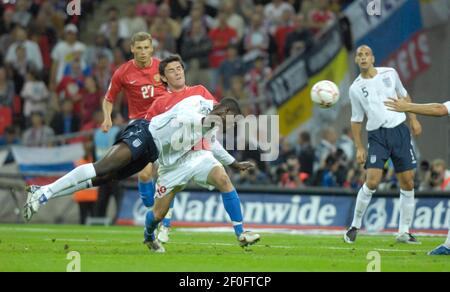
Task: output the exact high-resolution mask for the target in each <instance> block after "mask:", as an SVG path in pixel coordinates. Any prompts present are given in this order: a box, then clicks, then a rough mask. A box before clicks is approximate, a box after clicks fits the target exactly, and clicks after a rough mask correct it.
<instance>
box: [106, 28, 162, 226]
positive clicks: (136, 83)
mask: <svg viewBox="0 0 450 292" xmlns="http://www.w3.org/2000/svg"><path fill="white" fill-rule="evenodd" d="M131 52H132V53H133V55H134V58H133V59H132V60H130V61H128V62H126V63H124V64H122V65H121V66H120V67H119V68H118V69H117V70H116V71H115V72H114V75H113V77H112V79H111V83H110V85H109V88H108V90H107V92H106V95H105V99H104V100H103V113H104V116H105V118H104V121H103V124H102V130H103V131H104V132H108V131H109V129H110V128H111V126H112V120H111V113H112V111H113V104H114V101H115V99H116V97H117V95H118V94H119V93H120V92H121V91H123V92H124V94H125V98H126V99H127V102H128V111H129V118H130V120H131V121H133V120H136V119H143V118H144V117H145V115H146V112H147V110H148V109H149V108H150V106H151V105H152V104H153V102H154V101H155V100H157V99H158V98H160V97H161V96H163V95H164V94H165V93H166V87H165V85H164V83H162V82H161V78H160V75H159V63H160V61H159V60H158V59H156V58H154V57H152V56H153V44H152V36H151V35H150V34H148V33H146V32H138V33H136V34H134V35H133V37H132V38H131ZM131 121H130V122H131ZM138 177H139V185H138V189H139V195H140V196H141V198H142V201H143V203H144V205H145V206H146V207H147V208H149V207H151V206H153V196H154V193H155V185H154V182H153V164H152V163H149V164H148V165H147V166H146V167H145V168H144V169H143V170H142V171H140V172H139V174H138ZM166 225H170V221H167V222H166Z"/></svg>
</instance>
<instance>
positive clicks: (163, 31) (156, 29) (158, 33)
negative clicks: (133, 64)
mask: <svg viewBox="0 0 450 292" xmlns="http://www.w3.org/2000/svg"><path fill="white" fill-rule="evenodd" d="M150 34H151V35H152V37H153V39H154V40H157V41H158V43H159V44H160V46H161V47H163V48H164V49H166V50H168V51H169V52H172V53H174V52H175V51H176V48H177V46H176V37H174V36H173V35H172V33H171V28H170V26H168V25H167V24H166V23H165V22H164V20H163V18H162V17H159V16H157V17H156V18H155V20H154V21H153V24H152V26H151V28H150ZM153 47H155V44H154V43H153Z"/></svg>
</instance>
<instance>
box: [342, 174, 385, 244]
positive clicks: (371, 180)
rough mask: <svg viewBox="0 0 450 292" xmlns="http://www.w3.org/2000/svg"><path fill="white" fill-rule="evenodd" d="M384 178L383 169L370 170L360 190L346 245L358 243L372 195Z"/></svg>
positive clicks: (345, 236) (346, 234)
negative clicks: (363, 219)
mask: <svg viewBox="0 0 450 292" xmlns="http://www.w3.org/2000/svg"><path fill="white" fill-rule="evenodd" d="M382 177H383V170H382V169H377V168H369V169H368V170H367V177H366V182H365V184H364V185H363V186H362V187H361V189H360V190H359V192H358V197H357V198H356V204H355V211H354V214H353V221H352V225H351V226H350V228H349V229H348V230H347V232H346V233H345V234H344V241H345V242H346V243H354V242H355V241H356V236H357V235H358V231H359V229H361V225H362V218H363V217H364V214H365V213H366V210H367V206H369V204H370V201H371V200H372V195H373V194H374V193H375V192H376V190H377V187H378V185H379V184H380V182H381V179H382Z"/></svg>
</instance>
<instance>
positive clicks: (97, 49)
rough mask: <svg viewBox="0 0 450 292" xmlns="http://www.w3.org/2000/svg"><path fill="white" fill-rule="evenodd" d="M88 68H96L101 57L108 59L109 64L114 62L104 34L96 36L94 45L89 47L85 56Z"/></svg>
mask: <svg viewBox="0 0 450 292" xmlns="http://www.w3.org/2000/svg"><path fill="white" fill-rule="evenodd" d="M84 57H85V60H86V63H87V65H88V66H95V65H96V64H97V63H98V61H99V59H100V58H101V57H106V58H107V60H108V62H109V63H112V61H113V54H112V50H111V49H110V48H109V47H108V42H107V40H106V37H105V36H104V35H103V34H100V33H98V34H96V35H95V40H94V44H93V45H91V46H88V47H87V49H86V52H85V54H84Z"/></svg>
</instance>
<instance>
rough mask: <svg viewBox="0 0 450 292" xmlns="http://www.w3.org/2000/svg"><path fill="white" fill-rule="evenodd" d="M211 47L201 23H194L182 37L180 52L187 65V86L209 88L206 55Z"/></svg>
mask: <svg viewBox="0 0 450 292" xmlns="http://www.w3.org/2000/svg"><path fill="white" fill-rule="evenodd" d="M211 47H212V43H211V39H210V38H209V36H208V34H207V31H206V29H205V28H204V27H203V25H202V22H201V21H194V22H193V23H192V28H191V30H190V32H189V33H187V34H184V36H183V40H182V45H181V51H180V53H181V56H182V57H183V60H184V62H185V63H186V64H187V69H188V71H187V75H186V81H187V84H189V85H196V84H203V85H204V86H205V87H207V88H210V74H209V60H208V55H209V52H210V51H211Z"/></svg>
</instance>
